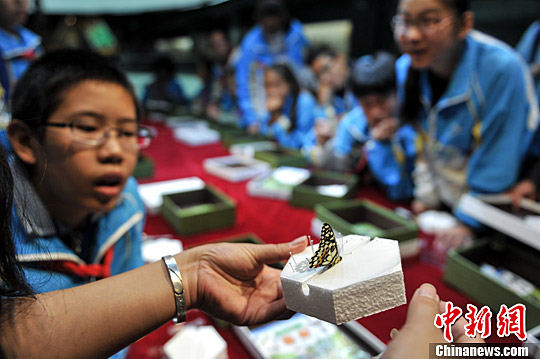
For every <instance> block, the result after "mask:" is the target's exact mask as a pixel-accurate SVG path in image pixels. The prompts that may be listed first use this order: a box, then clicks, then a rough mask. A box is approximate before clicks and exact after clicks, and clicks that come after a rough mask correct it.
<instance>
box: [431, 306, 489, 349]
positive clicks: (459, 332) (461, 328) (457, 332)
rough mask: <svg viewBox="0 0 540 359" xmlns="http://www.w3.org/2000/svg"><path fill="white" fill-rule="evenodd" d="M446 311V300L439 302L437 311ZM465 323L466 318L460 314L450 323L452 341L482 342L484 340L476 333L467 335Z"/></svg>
mask: <svg viewBox="0 0 540 359" xmlns="http://www.w3.org/2000/svg"><path fill="white" fill-rule="evenodd" d="M445 311H446V302H444V301H442V300H441V302H440V307H439V312H440V313H441V314H442V313H444V312H445ZM466 325H467V320H466V319H465V318H464V317H463V316H461V317H459V319H458V320H457V321H456V322H455V323H454V325H452V328H451V330H452V337H453V338H454V343H484V340H483V339H482V338H481V337H480V336H479V335H476V336H475V337H474V338H471V337H469V336H468V335H466V334H465V326H466Z"/></svg>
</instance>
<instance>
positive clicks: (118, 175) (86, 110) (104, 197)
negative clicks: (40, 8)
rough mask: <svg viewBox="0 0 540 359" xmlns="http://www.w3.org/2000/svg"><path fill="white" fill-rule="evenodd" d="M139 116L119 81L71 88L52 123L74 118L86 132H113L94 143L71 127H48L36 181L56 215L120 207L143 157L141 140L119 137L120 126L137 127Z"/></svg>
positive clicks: (74, 215) (74, 216) (78, 216)
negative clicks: (130, 177)
mask: <svg viewBox="0 0 540 359" xmlns="http://www.w3.org/2000/svg"><path fill="white" fill-rule="evenodd" d="M136 118H137V117H136V108H135V104H134V102H133V99H132V97H131V96H130V94H129V92H128V91H127V90H126V89H125V88H124V87H122V86H120V85H118V84H115V83H111V82H103V81H97V80H86V81H83V82H81V83H79V84H77V85H75V86H74V87H71V88H69V89H68V90H66V92H65V93H64V95H63V97H62V103H61V104H60V106H58V108H57V109H56V111H55V112H54V113H53V114H52V115H51V117H50V118H49V119H48V120H47V123H48V124H51V123H60V124H71V123H73V121H74V120H75V121H76V123H78V124H82V125H83V126H79V130H83V131H85V133H88V132H92V131H93V130H94V129H99V128H105V129H106V130H108V131H109V132H108V135H109V136H108V138H106V139H105V141H104V143H102V144H101V145H90V144H88V143H85V142H84V141H81V140H80V139H78V138H77V137H76V135H75V131H74V130H72V128H69V127H52V126H46V127H44V128H45V133H44V138H43V141H42V147H43V156H44V157H45V158H44V159H43V160H40V161H39V163H41V164H42V165H39V166H38V169H37V171H36V172H35V173H36V175H35V177H36V178H34V182H35V184H36V187H37V189H38V193H39V194H40V196H41V198H42V199H43V202H44V203H45V204H46V205H47V207H48V208H49V210H50V212H51V214H52V215H53V217H54V218H57V219H60V220H64V222H67V220H66V218H72V219H73V220H74V221H75V222H78V221H81V220H83V219H84V218H85V217H86V216H87V215H88V214H91V213H97V212H106V211H109V210H111V209H112V208H113V207H114V206H115V204H116V201H117V199H118V197H119V195H120V193H121V191H122V189H123V188H124V185H125V184H126V181H127V179H128V178H129V176H130V175H131V173H132V172H133V169H134V168H135V164H136V162H137V156H138V148H137V140H136V138H135V140H134V141H133V139H132V140H131V142H130V141H129V140H127V139H126V137H125V136H123V137H118V131H117V129H122V130H124V131H133V130H135V131H136V129H137V119H136ZM111 129H113V130H111ZM135 133H136V132H135ZM133 142H134V143H133ZM79 223H80V222H79ZM67 224H69V223H67Z"/></svg>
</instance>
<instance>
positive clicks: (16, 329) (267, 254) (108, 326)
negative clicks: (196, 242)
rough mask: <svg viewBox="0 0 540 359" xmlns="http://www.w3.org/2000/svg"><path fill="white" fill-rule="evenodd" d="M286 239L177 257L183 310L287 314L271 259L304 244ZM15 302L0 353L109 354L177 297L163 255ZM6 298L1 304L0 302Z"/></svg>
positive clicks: (231, 315)
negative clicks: (114, 273) (97, 278)
mask: <svg viewBox="0 0 540 359" xmlns="http://www.w3.org/2000/svg"><path fill="white" fill-rule="evenodd" d="M306 245H307V241H306V237H300V238H298V239H297V240H295V241H293V242H291V243H282V244H277V245H253V244H231V243H220V244H212V245H204V246H200V247H195V248H193V249H189V250H187V251H184V252H182V253H180V254H177V255H176V256H175V259H176V261H177V263H178V267H179V269H180V272H181V275H182V278H183V286H184V290H185V300H186V305H187V308H188V309H193V308H197V309H201V310H204V311H206V312H207V313H209V314H211V315H213V316H216V317H218V318H221V319H224V320H227V321H230V322H232V323H235V324H244V325H248V324H256V323H261V322H265V321H268V320H271V319H274V318H276V317H280V316H283V315H286V314H287V311H286V308H285V302H284V299H283V292H282V289H281V282H280V273H281V271H279V270H277V269H274V268H271V267H269V266H267V265H265V264H270V263H276V262H279V261H282V260H285V259H287V258H288V257H289V253H290V252H292V253H298V252H300V251H302V250H304V249H305V247H306ZM2 300H3V301H8V300H9V301H14V305H15V306H14V310H13V311H11V312H10V318H8V317H7V315H6V316H5V317H4V318H0V333H1V334H0V353H2V354H3V355H4V356H5V357H8V358H19V357H24V358H49V357H63V358H100V357H102V358H106V357H108V356H110V355H112V354H114V353H115V352H117V351H119V350H120V349H122V348H124V347H126V346H127V345H129V344H130V343H132V342H134V341H135V340H137V339H139V338H141V337H142V336H144V335H145V334H147V333H149V332H151V331H152V330H154V329H156V328H158V327H159V326H161V325H163V324H164V323H165V322H167V321H168V320H170V319H172V318H173V316H174V315H175V309H176V304H175V298H174V295H173V288H172V284H171V280H170V277H169V274H168V272H167V269H166V267H165V265H164V263H163V262H162V261H158V262H155V263H151V264H148V265H145V266H143V267H140V268H137V269H134V270H132V271H129V272H126V273H123V274H120V275H117V276H113V277H110V278H107V279H103V280H100V281H98V282H94V283H90V284H86V285H82V286H80V287H76V288H72V289H67V290H61V291H55V292H50V293H45V294H38V295H37V296H36V299H35V300H33V299H2ZM3 304H4V303H3Z"/></svg>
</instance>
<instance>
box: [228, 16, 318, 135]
mask: <svg viewBox="0 0 540 359" xmlns="http://www.w3.org/2000/svg"><path fill="white" fill-rule="evenodd" d="M307 45H308V41H307V39H306V38H305V37H304V34H303V33H302V25H301V24H300V22H298V21H292V22H291V27H290V29H289V32H287V34H285V40H284V46H283V48H281V49H277V50H274V49H272V48H271V47H270V45H269V44H268V43H267V42H266V40H265V38H264V34H263V31H262V28H261V27H260V26H259V25H256V26H255V27H254V28H253V29H252V30H250V31H249V32H248V33H247V34H246V36H245V37H244V39H243V40H242V43H241V44H240V54H239V57H238V61H237V62H236V75H235V76H236V96H237V98H238V106H239V108H240V111H241V125H242V127H247V126H249V125H251V124H253V123H255V122H258V121H260V120H261V119H262V118H263V117H264V115H265V108H266V104H265V96H264V70H265V68H266V67H268V66H271V65H273V64H274V63H276V62H286V63H288V64H290V65H291V66H292V67H293V68H294V67H297V68H299V67H301V66H302V65H303V51H304V49H305V47H306V46H307Z"/></svg>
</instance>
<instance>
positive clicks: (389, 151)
mask: <svg viewBox="0 0 540 359" xmlns="http://www.w3.org/2000/svg"><path fill="white" fill-rule="evenodd" d="M415 138H416V133H415V131H414V130H413V129H412V127H411V126H410V125H405V126H403V127H401V128H400V129H399V130H398V132H397V133H396V135H395V136H394V138H393V139H392V140H391V141H385V142H380V141H376V140H369V141H368V142H367V143H366V146H365V150H366V152H367V159H368V166H369V169H370V171H371V173H372V174H373V176H374V177H375V178H376V180H377V181H378V182H379V183H380V184H382V186H383V187H384V189H385V191H386V194H387V196H388V197H389V198H390V199H391V200H392V201H404V200H409V199H411V198H412V196H413V188H414V185H413V179H412V171H413V169H414V161H415V155H416V148H415Z"/></svg>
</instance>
